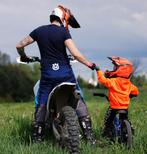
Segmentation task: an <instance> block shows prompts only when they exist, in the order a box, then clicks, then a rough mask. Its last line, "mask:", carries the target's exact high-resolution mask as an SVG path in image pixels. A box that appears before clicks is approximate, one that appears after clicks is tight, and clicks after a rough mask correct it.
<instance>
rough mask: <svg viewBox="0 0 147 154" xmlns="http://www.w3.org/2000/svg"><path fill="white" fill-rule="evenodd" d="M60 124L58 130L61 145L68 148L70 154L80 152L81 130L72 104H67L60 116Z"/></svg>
mask: <svg viewBox="0 0 147 154" xmlns="http://www.w3.org/2000/svg"><path fill="white" fill-rule="evenodd" d="M58 119H59V121H60V124H59V125H58V132H59V134H60V139H59V145H60V146H61V147H62V148H64V147H65V148H66V149H67V150H68V152H69V153H70V154H78V153H79V149H80V138H79V136H80V131H79V124H78V118H77V115H76V112H75V110H74V109H73V108H72V107H70V106H65V107H63V108H62V111H61V113H60V116H59V118H58Z"/></svg>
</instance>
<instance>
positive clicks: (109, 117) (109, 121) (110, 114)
mask: <svg viewBox="0 0 147 154" xmlns="http://www.w3.org/2000/svg"><path fill="white" fill-rule="evenodd" d="M116 113H117V109H111V108H110V107H109V108H108V110H107V112H106V114H105V118H104V128H103V136H106V137H112V129H113V120H114V117H115V116H116Z"/></svg>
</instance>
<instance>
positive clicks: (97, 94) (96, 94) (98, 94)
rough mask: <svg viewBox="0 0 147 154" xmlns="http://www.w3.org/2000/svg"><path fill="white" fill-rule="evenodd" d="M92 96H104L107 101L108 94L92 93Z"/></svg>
mask: <svg viewBox="0 0 147 154" xmlns="http://www.w3.org/2000/svg"><path fill="white" fill-rule="evenodd" d="M93 96H100V97H105V98H106V99H107V101H109V98H108V96H107V95H106V94H104V93H93Z"/></svg>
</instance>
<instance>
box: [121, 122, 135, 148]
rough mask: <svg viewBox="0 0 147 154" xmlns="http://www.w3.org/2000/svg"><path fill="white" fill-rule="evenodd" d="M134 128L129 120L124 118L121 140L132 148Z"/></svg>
mask: <svg viewBox="0 0 147 154" xmlns="http://www.w3.org/2000/svg"><path fill="white" fill-rule="evenodd" d="M132 139H133V135H132V129H131V125H130V123H129V121H128V120H124V121H123V122H122V126H121V142H122V143H125V144H126V146H127V147H128V148H129V149H130V148H131V147H132V142H133V141H132Z"/></svg>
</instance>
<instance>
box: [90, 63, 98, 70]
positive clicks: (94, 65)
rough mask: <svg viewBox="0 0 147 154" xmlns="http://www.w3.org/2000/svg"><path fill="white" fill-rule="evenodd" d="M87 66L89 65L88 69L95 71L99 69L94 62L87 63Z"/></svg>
mask: <svg viewBox="0 0 147 154" xmlns="http://www.w3.org/2000/svg"><path fill="white" fill-rule="evenodd" d="M88 67H89V68H90V69H92V70H96V71H98V70H100V68H99V67H98V66H96V64H95V63H92V64H91V65H89V66H88Z"/></svg>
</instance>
